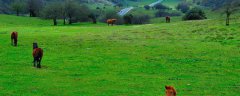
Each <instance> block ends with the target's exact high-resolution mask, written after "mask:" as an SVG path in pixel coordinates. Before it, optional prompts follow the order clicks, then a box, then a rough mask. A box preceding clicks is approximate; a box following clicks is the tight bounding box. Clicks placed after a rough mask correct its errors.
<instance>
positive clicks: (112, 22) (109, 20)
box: [107, 19, 117, 26]
mask: <svg viewBox="0 0 240 96" xmlns="http://www.w3.org/2000/svg"><path fill="white" fill-rule="evenodd" d="M116 21H117V19H108V20H107V23H108V26H109V24H112V26H113V24H115V22H116Z"/></svg>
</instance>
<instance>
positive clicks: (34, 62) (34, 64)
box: [33, 58, 37, 67]
mask: <svg viewBox="0 0 240 96" xmlns="http://www.w3.org/2000/svg"><path fill="white" fill-rule="evenodd" d="M36 62H37V61H36V59H35V58H34V60H33V67H36Z"/></svg>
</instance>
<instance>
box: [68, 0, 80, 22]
mask: <svg viewBox="0 0 240 96" xmlns="http://www.w3.org/2000/svg"><path fill="white" fill-rule="evenodd" d="M78 6H79V5H78V4H77V2H76V1H74V0H65V2H64V21H65V20H66V17H68V23H69V24H72V23H73V18H74V17H76V15H77V10H78Z"/></svg>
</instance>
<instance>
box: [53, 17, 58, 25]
mask: <svg viewBox="0 0 240 96" xmlns="http://www.w3.org/2000/svg"><path fill="white" fill-rule="evenodd" d="M53 25H54V26H56V25H57V18H53Z"/></svg>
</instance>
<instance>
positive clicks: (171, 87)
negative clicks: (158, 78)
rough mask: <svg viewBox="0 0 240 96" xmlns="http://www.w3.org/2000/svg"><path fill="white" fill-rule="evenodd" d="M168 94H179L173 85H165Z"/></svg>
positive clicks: (170, 95)
mask: <svg viewBox="0 0 240 96" xmlns="http://www.w3.org/2000/svg"><path fill="white" fill-rule="evenodd" d="M165 88H166V96H177V92H176V90H175V89H174V87H173V86H165Z"/></svg>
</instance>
